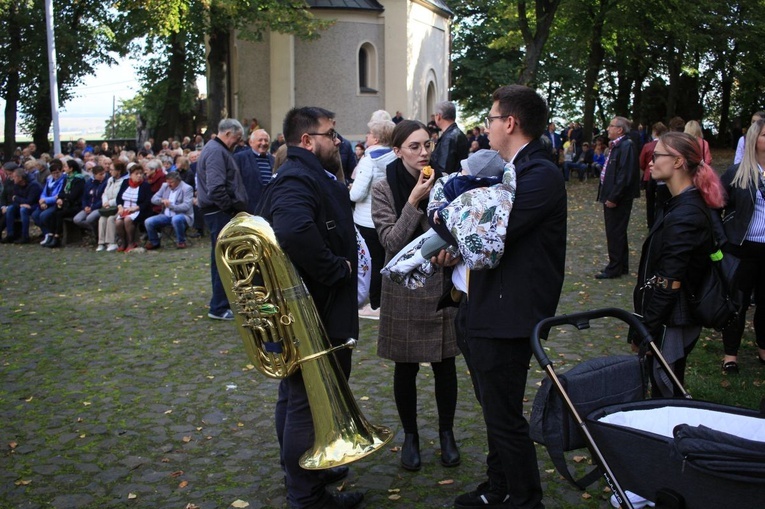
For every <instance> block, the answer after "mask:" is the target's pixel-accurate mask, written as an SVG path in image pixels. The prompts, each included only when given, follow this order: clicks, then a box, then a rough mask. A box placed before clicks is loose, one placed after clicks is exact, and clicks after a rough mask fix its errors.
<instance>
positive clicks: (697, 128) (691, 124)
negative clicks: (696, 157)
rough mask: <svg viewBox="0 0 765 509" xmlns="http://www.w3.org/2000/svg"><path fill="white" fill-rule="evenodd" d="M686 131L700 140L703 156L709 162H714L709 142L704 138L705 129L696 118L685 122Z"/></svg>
mask: <svg viewBox="0 0 765 509" xmlns="http://www.w3.org/2000/svg"><path fill="white" fill-rule="evenodd" d="M685 132H686V133H687V134H690V135H691V136H693V137H694V138H696V139H697V140H698V141H699V148H700V149H701V158H702V159H703V160H704V162H705V163H707V164H712V153H711V152H710V151H709V143H707V140H705V139H704V131H702V130H701V124H699V123H698V122H696V121H695V120H689V121H688V122H687V123H686V124H685Z"/></svg>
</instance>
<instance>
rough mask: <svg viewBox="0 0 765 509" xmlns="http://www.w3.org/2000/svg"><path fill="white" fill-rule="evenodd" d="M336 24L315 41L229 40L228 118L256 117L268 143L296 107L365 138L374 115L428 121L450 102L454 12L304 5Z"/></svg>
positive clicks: (420, 0)
mask: <svg viewBox="0 0 765 509" xmlns="http://www.w3.org/2000/svg"><path fill="white" fill-rule="evenodd" d="M308 4H309V5H310V6H311V10H312V12H313V14H314V16H316V17H317V18H321V19H326V20H333V21H334V23H333V25H332V26H331V27H330V28H329V29H328V30H326V31H324V32H322V33H321V37H320V38H319V39H317V40H314V41H303V40H301V39H299V38H297V37H294V36H292V35H288V34H280V33H276V32H271V33H267V34H266V35H265V36H264V38H263V41H262V42H258V43H253V42H249V41H245V40H242V39H238V38H236V35H234V36H232V40H231V43H230V44H231V51H230V62H229V65H228V69H227V79H228V83H227V84H226V89H227V98H226V103H227V105H228V108H229V109H230V110H229V114H230V116H232V117H235V118H239V119H244V118H248V119H251V118H253V117H255V118H257V119H258V122H259V123H260V125H261V126H262V127H264V128H265V129H266V130H268V131H269V133H270V134H271V136H272V137H275V136H276V134H278V133H279V132H281V123H282V120H283V118H284V115H285V114H286V112H287V111H288V110H289V109H290V108H292V107H293V106H321V107H323V108H326V109H329V110H331V111H334V112H335V114H336V120H337V128H338V130H339V131H340V132H341V133H342V134H343V136H345V137H346V138H349V139H351V140H363V139H364V135H365V133H366V132H367V127H366V124H367V122H368V121H369V117H370V115H371V113H372V112H373V111H375V110H378V109H385V110H387V111H389V112H390V114H391V115H394V114H395V112H396V111H397V110H398V111H401V112H402V114H403V116H404V118H410V119H417V120H421V121H423V122H427V121H428V120H429V118H430V114H431V113H433V110H434V106H435V104H436V103H438V102H439V101H442V100H446V99H447V98H448V87H449V52H450V20H451V14H452V13H451V11H449V9H448V7H447V6H446V4H445V3H444V2H443V1H441V0H308Z"/></svg>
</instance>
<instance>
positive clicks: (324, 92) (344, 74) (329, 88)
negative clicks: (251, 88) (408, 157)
mask: <svg viewBox="0 0 765 509" xmlns="http://www.w3.org/2000/svg"><path fill="white" fill-rule="evenodd" d="M371 20H372V22H371V23H364V22H344V21H338V22H336V23H335V24H334V25H333V26H332V27H331V28H330V29H329V30H328V31H326V32H323V33H322V35H321V38H320V39H318V40H316V41H301V40H295V105H296V106H321V107H323V108H326V109H328V110H330V111H333V112H335V114H336V119H337V129H338V131H339V132H340V133H342V134H343V136H344V137H346V138H348V139H350V140H353V141H361V140H363V139H364V135H365V134H366V132H367V126H366V124H367V122H368V121H369V117H370V115H371V114H372V112H373V111H375V110H377V109H380V108H382V106H383V104H384V93H383V90H384V86H385V73H384V71H383V65H382V63H383V62H384V58H385V48H384V40H383V26H382V25H381V24H378V23H377V16H376V15H373V16H372V17H371ZM364 43H370V44H372V45H373V46H374V48H375V50H376V52H377V58H376V63H377V82H376V86H375V88H376V90H377V93H376V94H362V93H359V78H358V51H359V48H360V47H361V45H362V44H364Z"/></svg>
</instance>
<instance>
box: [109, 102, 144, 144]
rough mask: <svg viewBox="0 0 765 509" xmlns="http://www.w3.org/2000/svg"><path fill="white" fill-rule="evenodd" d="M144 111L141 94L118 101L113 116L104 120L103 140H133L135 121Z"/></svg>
mask: <svg viewBox="0 0 765 509" xmlns="http://www.w3.org/2000/svg"><path fill="white" fill-rule="evenodd" d="M144 111H145V106H144V96H143V95H142V94H138V95H136V96H135V97H133V98H132V99H125V100H122V101H120V102H119V104H118V105H117V108H116V109H115V112H114V116H113V117H109V118H108V119H107V120H106V123H105V125H104V138H135V137H136V124H137V119H138V116H139V115H142V114H143V112H144Z"/></svg>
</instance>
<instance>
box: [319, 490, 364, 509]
mask: <svg viewBox="0 0 765 509" xmlns="http://www.w3.org/2000/svg"><path fill="white" fill-rule="evenodd" d="M362 500H364V494H363V493H362V492H360V491H349V492H345V493H335V494H333V495H332V498H331V499H330V500H329V501H328V502H327V503H326V504H324V505H323V506H321V508H322V509H351V508H352V507H356V506H357V505H359V504H360V503H361V501H362Z"/></svg>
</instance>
